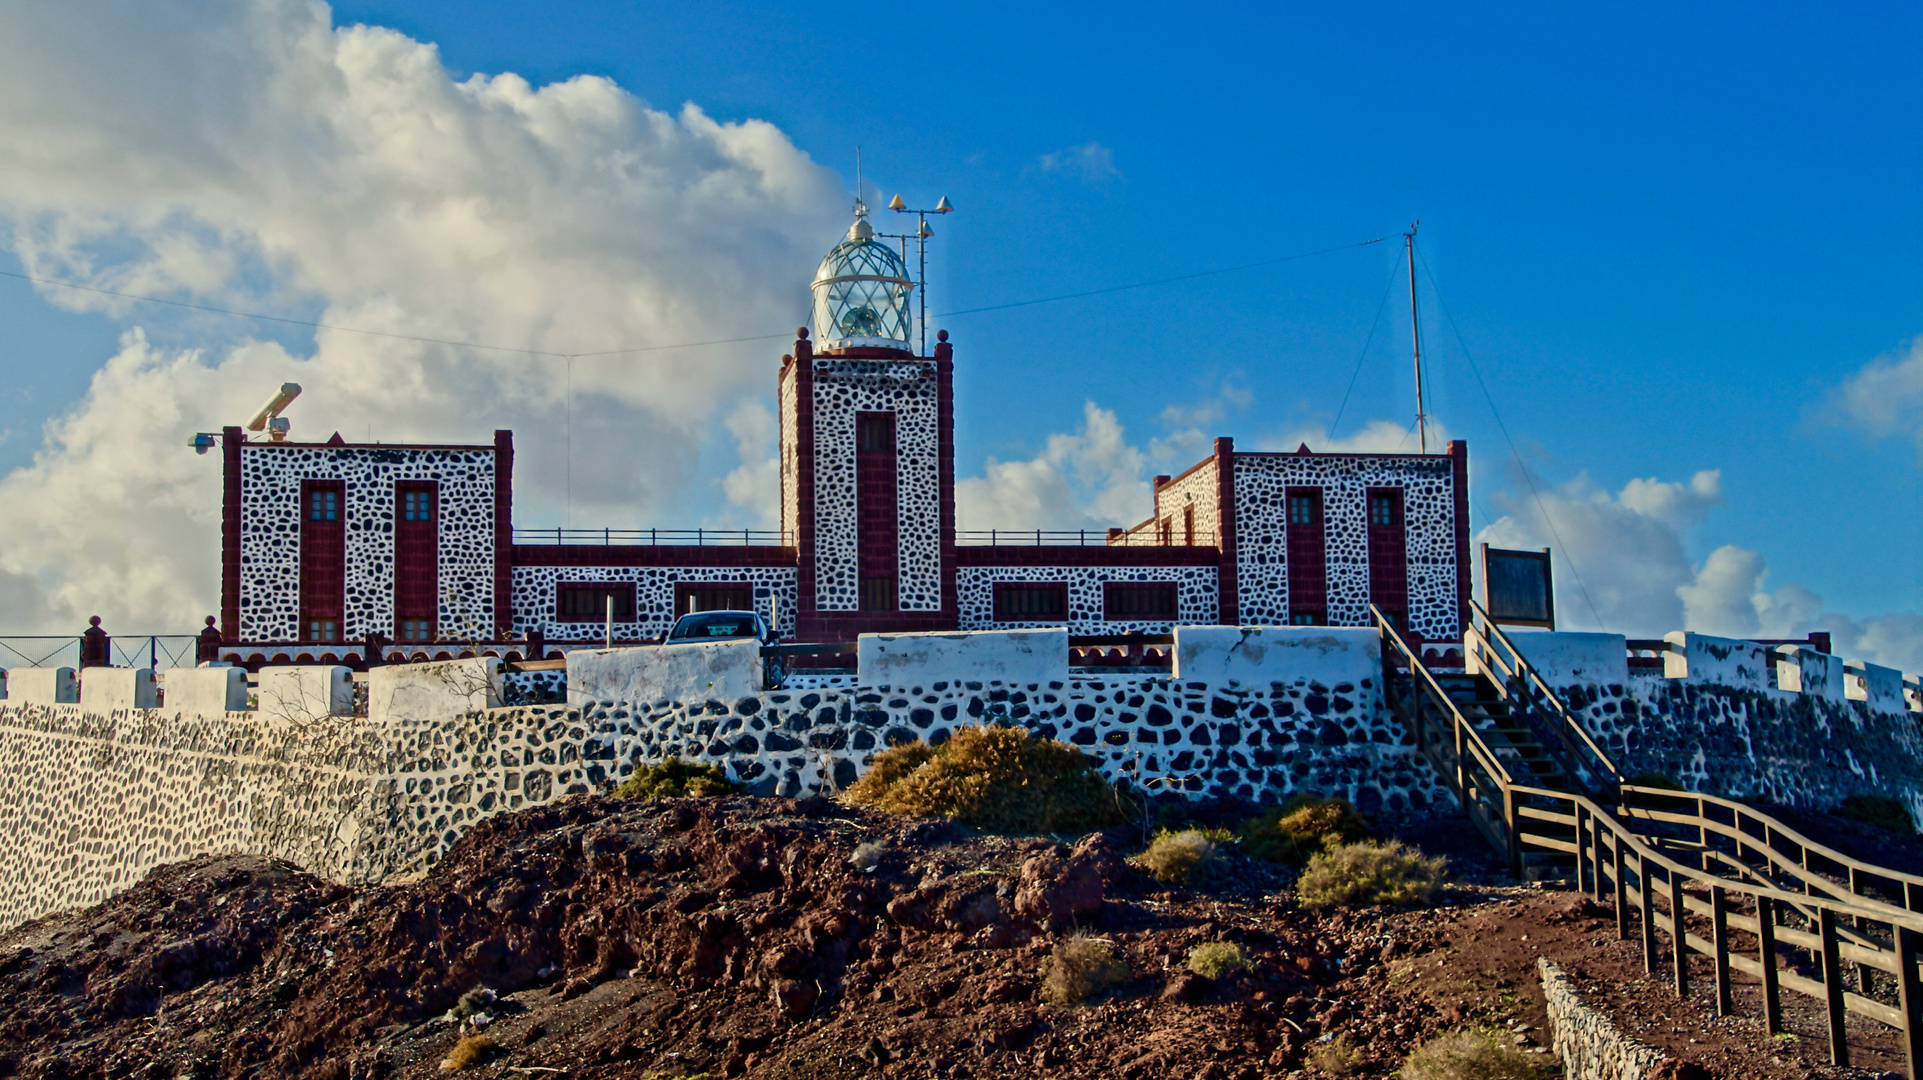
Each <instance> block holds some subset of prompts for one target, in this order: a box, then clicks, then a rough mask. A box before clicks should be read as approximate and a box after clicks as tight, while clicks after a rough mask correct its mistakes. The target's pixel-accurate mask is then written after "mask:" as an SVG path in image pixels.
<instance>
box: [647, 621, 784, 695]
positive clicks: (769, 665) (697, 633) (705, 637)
mask: <svg viewBox="0 0 1923 1080" xmlns="http://www.w3.org/2000/svg"><path fill="white" fill-rule="evenodd" d="M735 638H753V639H754V640H756V641H759V642H761V643H762V644H763V645H773V644H774V643H775V642H776V640H778V639H777V638H776V637H775V632H774V628H773V627H771V626H769V625H768V621H767V620H766V619H763V618H762V617H761V615H760V614H759V613H757V612H753V611H696V612H690V613H689V614H686V615H683V616H681V617H680V618H679V619H676V620H675V621H674V629H672V630H669V631H668V640H667V644H669V645H683V644H687V643H689V642H693V641H728V640H730V639H735ZM787 674H788V673H787V671H786V670H785V669H784V668H783V666H782V663H781V659H780V658H779V657H774V656H769V657H764V658H763V659H762V661H761V683H762V686H763V688H765V689H768V690H777V689H780V687H781V680H782V679H784V678H786V677H787Z"/></svg>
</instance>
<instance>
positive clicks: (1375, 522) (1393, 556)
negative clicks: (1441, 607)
mask: <svg viewBox="0 0 1923 1080" xmlns="http://www.w3.org/2000/svg"><path fill="white" fill-rule="evenodd" d="M1369 602H1370V603H1371V604H1374V605H1375V606H1376V607H1378V608H1380V609H1381V610H1382V613H1383V614H1384V615H1387V616H1389V618H1390V620H1391V621H1392V622H1394V623H1395V625H1397V626H1399V627H1400V626H1406V625H1407V621H1406V620H1407V619H1408V615H1409V547H1408V537H1407V534H1406V531H1405V529H1404V528H1403V516H1402V489H1401V488H1370V489H1369Z"/></svg>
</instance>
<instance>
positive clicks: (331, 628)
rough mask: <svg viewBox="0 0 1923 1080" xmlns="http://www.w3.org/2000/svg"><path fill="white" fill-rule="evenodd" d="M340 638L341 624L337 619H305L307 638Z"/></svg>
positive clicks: (314, 639) (317, 639)
mask: <svg viewBox="0 0 1923 1080" xmlns="http://www.w3.org/2000/svg"><path fill="white" fill-rule="evenodd" d="M340 639H341V624H340V623H339V622H338V621H336V620H334V619H309V620H307V640H309V641H339V640H340Z"/></svg>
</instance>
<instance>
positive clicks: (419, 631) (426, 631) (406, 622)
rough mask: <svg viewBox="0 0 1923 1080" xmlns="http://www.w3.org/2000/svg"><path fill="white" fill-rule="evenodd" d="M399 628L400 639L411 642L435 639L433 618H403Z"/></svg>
mask: <svg viewBox="0 0 1923 1080" xmlns="http://www.w3.org/2000/svg"><path fill="white" fill-rule="evenodd" d="M399 630H400V633H399V635H398V636H399V638H400V640H402V641H405V642H409V643H410V644H412V643H420V642H428V641H433V640H434V620H433V619H402V620H400V626H399Z"/></svg>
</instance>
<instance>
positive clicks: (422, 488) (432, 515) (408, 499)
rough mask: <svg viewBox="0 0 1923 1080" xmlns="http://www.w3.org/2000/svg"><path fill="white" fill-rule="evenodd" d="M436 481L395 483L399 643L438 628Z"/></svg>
mask: <svg viewBox="0 0 1923 1080" xmlns="http://www.w3.org/2000/svg"><path fill="white" fill-rule="evenodd" d="M436 488H437V485H436V484H435V483H434V482H433V481H431V480H429V481H423V480H406V481H402V482H401V483H398V484H395V485H394V631H395V637H396V638H398V639H399V640H401V641H433V640H435V638H436V637H437V636H438V632H439V620H438V615H439V610H440V542H439V541H440V525H439V522H438V521H437V520H436V519H437V518H439V517H440V512H439V510H440V508H439V506H438V502H439V499H438V497H437V496H438V494H439V492H438V491H437V490H436Z"/></svg>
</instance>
